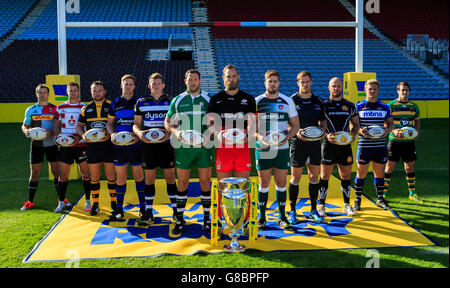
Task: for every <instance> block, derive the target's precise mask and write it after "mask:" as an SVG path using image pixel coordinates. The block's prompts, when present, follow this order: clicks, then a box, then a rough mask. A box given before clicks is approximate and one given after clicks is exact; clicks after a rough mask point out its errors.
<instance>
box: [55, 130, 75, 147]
mask: <svg viewBox="0 0 450 288" xmlns="http://www.w3.org/2000/svg"><path fill="white" fill-rule="evenodd" d="M55 142H56V144H58V145H60V146H63V147H69V146H72V145H73V144H74V143H75V142H76V139H75V137H74V136H73V135H72V134H64V133H60V134H58V136H56V139H55Z"/></svg>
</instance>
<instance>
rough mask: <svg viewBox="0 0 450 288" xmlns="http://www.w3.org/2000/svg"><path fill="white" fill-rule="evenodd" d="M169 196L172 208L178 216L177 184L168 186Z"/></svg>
mask: <svg viewBox="0 0 450 288" xmlns="http://www.w3.org/2000/svg"><path fill="white" fill-rule="evenodd" d="M166 187H167V195H168V196H169V200H170V206H171V207H172V209H173V214H174V215H176V214H177V192H178V188H177V184H175V183H174V184H167V185H166Z"/></svg>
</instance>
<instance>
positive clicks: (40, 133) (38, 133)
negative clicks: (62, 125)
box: [29, 127, 48, 140]
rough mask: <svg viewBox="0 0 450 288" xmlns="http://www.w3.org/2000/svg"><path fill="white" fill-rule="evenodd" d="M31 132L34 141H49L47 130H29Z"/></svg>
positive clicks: (39, 128) (38, 128) (37, 128)
mask: <svg viewBox="0 0 450 288" xmlns="http://www.w3.org/2000/svg"><path fill="white" fill-rule="evenodd" d="M29 132H30V138H31V139H33V140H44V139H47V138H48V136H47V129H44V128H41V127H35V128H31V129H30V130H29Z"/></svg>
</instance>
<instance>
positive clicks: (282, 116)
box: [255, 93, 298, 150]
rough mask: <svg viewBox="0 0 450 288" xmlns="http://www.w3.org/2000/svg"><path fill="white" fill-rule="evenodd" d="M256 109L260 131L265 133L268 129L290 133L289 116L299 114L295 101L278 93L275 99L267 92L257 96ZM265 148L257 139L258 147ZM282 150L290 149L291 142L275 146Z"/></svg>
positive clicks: (262, 133)
mask: <svg viewBox="0 0 450 288" xmlns="http://www.w3.org/2000/svg"><path fill="white" fill-rule="evenodd" d="M255 100H256V111H257V114H258V131H259V132H260V133H259V134H261V135H264V133H265V132H268V131H283V132H284V133H286V134H287V133H288V130H287V124H288V122H289V118H292V117H295V116H297V115H298V114H297V110H296V109H295V104H294V101H293V100H292V99H291V98H290V97H288V96H286V95H284V94H282V93H278V97H277V98H275V99H269V98H267V97H266V95H265V94H262V95H259V96H258V97H256V99H255ZM261 148H263V149H265V148H266V147H262V146H261V142H260V141H259V140H258V141H256V149H261ZM272 148H278V149H280V150H283V149H289V143H288V142H286V143H284V144H283V145H281V146H274V147H272Z"/></svg>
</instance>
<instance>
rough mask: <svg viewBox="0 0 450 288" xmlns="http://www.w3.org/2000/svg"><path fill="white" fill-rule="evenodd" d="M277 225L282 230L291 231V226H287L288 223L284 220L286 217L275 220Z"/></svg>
mask: <svg viewBox="0 0 450 288" xmlns="http://www.w3.org/2000/svg"><path fill="white" fill-rule="evenodd" d="M277 225H278V226H279V227H280V228H281V229H284V230H288V231H289V230H292V229H293V228H292V225H291V224H289V221H288V220H287V219H286V217H283V218H281V219H278V220H277Z"/></svg>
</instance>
